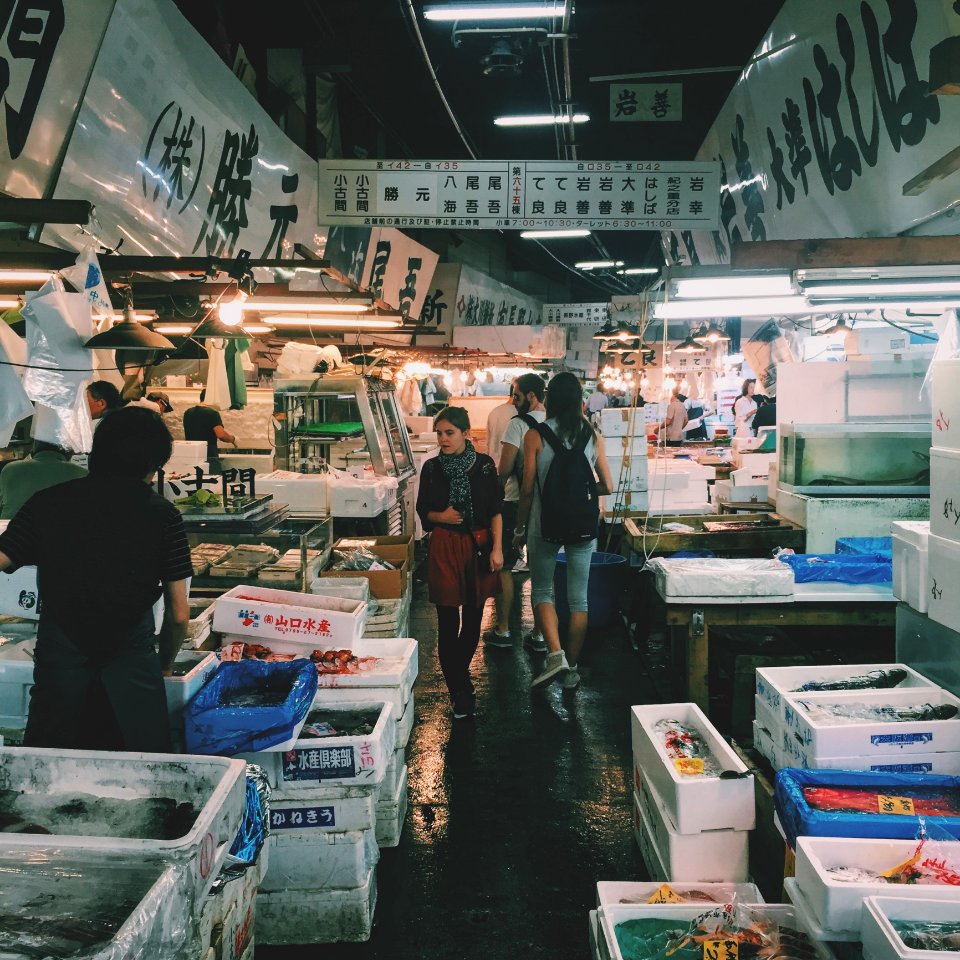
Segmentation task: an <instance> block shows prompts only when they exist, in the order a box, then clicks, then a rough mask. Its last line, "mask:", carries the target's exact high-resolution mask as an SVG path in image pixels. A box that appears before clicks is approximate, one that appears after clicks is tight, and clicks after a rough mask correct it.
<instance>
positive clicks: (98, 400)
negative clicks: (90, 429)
mask: <svg viewBox="0 0 960 960" xmlns="http://www.w3.org/2000/svg"><path fill="white" fill-rule="evenodd" d="M122 404H123V401H122V400H121V399H120V391H119V390H118V389H117V388H116V387H115V386H114V385H113V384H112V383H111V382H110V381H109V380H94V381H93V383H91V384H88V385H87V408H88V409H89V411H90V419H91V420H92V421H93V426H94V428H96V427H97V426H99V424H100V421H101V420H102V419H103V418H104V417H105V416H107V414H109V413H113V411H114V410H119V409H120V407H121V406H122Z"/></svg>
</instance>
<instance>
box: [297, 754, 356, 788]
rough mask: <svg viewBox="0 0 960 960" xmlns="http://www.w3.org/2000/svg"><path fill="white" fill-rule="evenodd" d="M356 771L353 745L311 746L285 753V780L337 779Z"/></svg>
mask: <svg viewBox="0 0 960 960" xmlns="http://www.w3.org/2000/svg"><path fill="white" fill-rule="evenodd" d="M356 773H357V767H356V760H355V757H354V749H353V747H310V748H306V749H303V750H288V751H287V752H286V753H284V755H283V779H284V780H337V779H342V778H344V777H353V776H356Z"/></svg>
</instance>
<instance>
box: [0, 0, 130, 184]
mask: <svg viewBox="0 0 960 960" xmlns="http://www.w3.org/2000/svg"><path fill="white" fill-rule="evenodd" d="M113 3H114V0H44V2H37V3H27V2H25V0H20V2H18V3H15V4H14V3H6V4H4V5H3V15H2V16H0V30H2V39H0V63H2V65H3V66H2V69H0V94H2V95H3V101H4V105H5V106H4V110H3V111H2V112H0V132H2V136H0V191H3V193H6V194H9V195H10V196H13V197H28V198H38V197H43V196H45V193H46V190H47V189H48V187H49V186H51V183H52V179H53V176H54V174H55V172H56V163H57V160H58V158H59V156H60V152H61V151H62V149H63V145H64V143H65V141H66V139H67V136H68V135H69V133H70V128H71V127H72V125H73V121H74V118H75V116H76V114H77V108H78V107H79V104H80V94H81V92H82V91H83V85H84V83H85V82H86V79H87V77H88V76H90V71H91V70H92V69H93V63H94V60H95V59H96V57H97V52H98V51H99V49H100V42H101V40H102V39H103V34H104V31H105V30H106V28H107V21H108V20H109V19H110V11H111V10H112V9H113ZM85 197H86V193H84V194H81V195H79V196H78V195H76V194H75V195H74V199H84V198H85Z"/></svg>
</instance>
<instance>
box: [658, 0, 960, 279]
mask: <svg viewBox="0 0 960 960" xmlns="http://www.w3.org/2000/svg"><path fill="white" fill-rule="evenodd" d="M957 34H960V7H958V5H957V4H956V3H954V2H953V0H898V2H896V3H894V2H892V0H834V2H833V3H829V4H827V3H809V2H808V0H786V3H784V5H783V7H782V8H781V10H780V13H779V15H778V16H777V18H776V20H775V21H774V22H773V24H772V26H771V27H770V29H769V31H768V32H767V34H766V36H765V37H764V38H763V40H762V41H761V43H760V45H759V47H758V49H757V53H756V54H755V55H754V58H753V60H752V61H751V62H750V64H749V65H748V67H747V69H746V70H745V71H744V73H743V74H742V75H741V77H740V79H739V80H738V81H737V83H736V85H735V87H734V88H733V91H732V92H731V94H730V96H729V98H728V99H727V102H726V103H725V104H724V106H723V109H722V110H721V111H720V114H719V116H718V117H717V120H716V122H715V123H714V125H713V126H712V128H711V129H710V131H709V133H708V134H707V137H706V139H705V140H704V143H703V145H702V146H701V148H700V150H699V151H698V154H697V157H698V159H701V160H713V161H716V162H718V163H719V164H720V168H721V187H720V191H721V208H720V228H719V230H716V231H713V230H709V229H708V230H706V231H704V230H700V229H699V228H694V229H692V230H679V231H677V230H676V229H675V228H674V231H673V232H672V233H665V234H664V237H663V243H664V250H665V253H666V257H667V260H668V262H672V263H685V264H701V263H702V264H714V263H728V262H729V260H730V249H731V246H732V245H733V244H735V243H737V242H738V241H748V240H752V241H762V240H802V239H811V238H825V237H883V236H897V235H901V234H910V233H919V234H934V235H952V234H955V233H956V232H957V228H956V220H955V219H954V218H953V213H954V210H955V205H956V202H957V175H956V174H953V175H952V176H948V177H944V178H943V179H941V180H939V181H935V182H933V183H932V184H931V185H930V186H929V187H928V188H927V189H926V190H923V192H920V193H917V194H915V195H910V194H905V193H904V185H905V184H907V183H909V182H910V181H911V180H913V179H914V178H915V177H916V176H917V175H918V174H919V173H921V171H924V170H926V169H927V167H929V166H931V165H932V164H933V163H935V162H936V161H937V160H939V159H940V158H941V157H944V156H945V155H946V154H948V153H950V152H951V151H953V150H955V149H956V146H957V130H958V129H960V97H956V96H934V95H932V94H930V92H929V89H928V86H927V79H926V78H927V73H928V63H929V58H930V50H931V48H932V47H934V46H936V45H937V44H938V43H940V42H941V41H943V40H945V39H946V38H948V37H952V36H955V35H957Z"/></svg>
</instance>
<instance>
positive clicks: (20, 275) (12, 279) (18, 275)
mask: <svg viewBox="0 0 960 960" xmlns="http://www.w3.org/2000/svg"><path fill="white" fill-rule="evenodd" d="M52 276H53V271H51V270H0V283H37V282H40V283H45V282H46V281H47V280H49V279H50V278H51V277H52Z"/></svg>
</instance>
